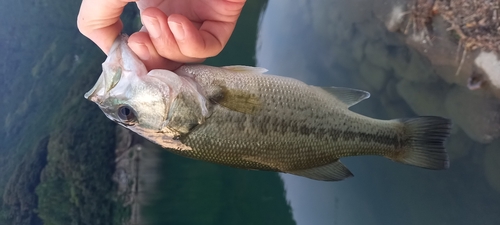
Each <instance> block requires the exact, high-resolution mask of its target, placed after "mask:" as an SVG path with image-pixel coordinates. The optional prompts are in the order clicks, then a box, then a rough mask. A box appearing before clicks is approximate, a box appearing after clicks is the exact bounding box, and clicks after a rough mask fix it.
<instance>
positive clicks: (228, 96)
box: [212, 86, 262, 114]
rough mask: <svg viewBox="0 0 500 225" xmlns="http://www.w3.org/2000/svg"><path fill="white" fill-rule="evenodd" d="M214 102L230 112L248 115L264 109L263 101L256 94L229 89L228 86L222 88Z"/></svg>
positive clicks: (213, 99)
mask: <svg viewBox="0 0 500 225" xmlns="http://www.w3.org/2000/svg"><path fill="white" fill-rule="evenodd" d="M212 101H214V102H216V103H217V104H219V105H221V106H224V107H226V108H228V109H230V110H233V111H237V112H241V113H246V114H254V113H257V112H258V111H259V110H260V109H261V108H262V101H261V99H260V98H259V96H257V95H256V94H253V93H248V92H245V91H243V90H235V89H228V88H227V87H226V86H220V90H219V93H218V95H217V96H214V97H213V98H212Z"/></svg>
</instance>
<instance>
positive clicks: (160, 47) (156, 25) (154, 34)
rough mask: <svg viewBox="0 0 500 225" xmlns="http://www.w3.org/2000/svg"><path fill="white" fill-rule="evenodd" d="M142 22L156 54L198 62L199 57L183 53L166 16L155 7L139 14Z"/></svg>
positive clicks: (187, 61) (186, 61) (181, 60)
mask: <svg viewBox="0 0 500 225" xmlns="http://www.w3.org/2000/svg"><path fill="white" fill-rule="evenodd" d="M141 19H142V23H143V24H144V27H146V29H147V31H148V33H149V37H150V40H151V42H152V43H153V45H154V47H155V49H156V51H157V52H158V54H159V55H160V56H162V57H164V58H167V59H170V60H173V61H177V62H183V63H190V62H199V61H200V59H199V58H195V57H187V56H185V55H183V54H182V53H181V52H180V50H179V46H178V45H177V42H176V40H175V38H174V36H173V35H172V32H171V31H170V28H169V27H168V24H167V20H168V18H167V16H166V15H165V14H164V13H163V12H162V11H160V10H159V9H157V8H147V9H145V10H144V11H143V12H142V14H141Z"/></svg>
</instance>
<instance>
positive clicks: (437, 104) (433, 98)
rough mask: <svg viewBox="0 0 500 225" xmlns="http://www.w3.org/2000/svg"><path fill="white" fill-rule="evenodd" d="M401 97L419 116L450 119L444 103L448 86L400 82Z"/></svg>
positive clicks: (398, 89) (398, 85)
mask: <svg viewBox="0 0 500 225" xmlns="http://www.w3.org/2000/svg"><path fill="white" fill-rule="evenodd" d="M396 88H397V91H398V93H399V95H401V97H402V98H403V99H404V100H405V101H406V103H407V104H408V105H409V106H410V108H411V109H412V110H413V112H415V113H416V114H417V115H434V116H441V117H448V114H447V113H446V109H445V107H444V101H445V97H446V92H447V91H448V86H447V85H444V84H442V83H421V82H411V81H408V80H402V81H400V82H399V83H398V84H397V86H396Z"/></svg>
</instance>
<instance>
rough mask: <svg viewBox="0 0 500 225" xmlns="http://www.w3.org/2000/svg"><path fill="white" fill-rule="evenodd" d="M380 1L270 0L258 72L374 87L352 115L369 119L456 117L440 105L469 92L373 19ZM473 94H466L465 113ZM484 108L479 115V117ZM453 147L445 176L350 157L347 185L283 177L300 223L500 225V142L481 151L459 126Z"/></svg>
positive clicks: (322, 83)
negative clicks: (264, 70) (261, 69)
mask: <svg viewBox="0 0 500 225" xmlns="http://www.w3.org/2000/svg"><path fill="white" fill-rule="evenodd" d="M377 2H378V3H380V4H382V3H383V1H371V2H367V1H318V0H310V1H299V2H297V3H295V4H289V2H287V1H283V0H282V1H280V0H274V1H269V4H268V6H267V10H266V11H265V12H264V14H263V17H262V23H261V26H260V29H259V39H258V46H257V49H258V50H257V55H256V58H257V65H258V66H261V67H265V68H268V69H269V73H272V74H280V75H284V76H289V77H293V78H297V79H300V80H302V81H305V82H306V83H309V84H313V85H320V86H347V87H352V88H359V89H363V90H367V91H369V92H371V93H372V96H371V97H370V98H369V99H367V100H365V101H363V102H361V103H359V104H358V105H357V106H356V107H353V110H354V111H356V112H359V113H361V114H364V115H368V116H371V117H376V118H381V119H389V118H398V117H412V116H416V115H418V114H420V115H439V116H445V117H449V114H450V112H447V111H446V109H445V107H443V105H445V102H444V100H442V99H443V98H444V96H446V95H447V94H449V95H453V94H454V92H453V91H456V90H462V89H463V88H461V87H459V85H454V84H448V83H446V82H445V81H444V80H442V79H441V78H439V74H436V71H435V70H434V69H433V68H432V65H431V63H430V62H428V61H427V60H426V59H425V58H423V57H421V56H420V55H419V54H418V53H417V52H416V51H414V50H412V49H410V48H409V47H408V46H407V45H406V44H405V43H404V41H403V40H402V39H401V38H400V37H399V36H398V35H397V34H394V33H390V32H388V31H386V28H385V26H384V21H381V20H379V19H378V18H377V17H376V16H375V14H376V11H377V8H380V7H386V8H390V7H391V5H377ZM438 47H439V46H438ZM467 91H468V90H466V91H464V92H465V93H466V94H464V95H461V97H459V99H460V100H462V101H463V102H461V103H463V104H461V107H465V108H467V107H469V106H468V105H467V103H468V102H467V97H464V96H469V94H468V92H467ZM450 93H451V94H450ZM452 97H453V96H452ZM448 98H450V97H448ZM440 101H441V102H440ZM476 101H481V100H476ZM494 101H495V102H492V103H491V104H498V99H495V100H494ZM471 107H474V106H471ZM448 110H454V108H451V109H450V107H448ZM481 110H482V109H481V108H472V109H471V111H476V115H475V116H481V115H482V113H481ZM498 112H499V111H496V113H498ZM451 113H454V112H451ZM455 114H456V113H455ZM460 116H464V117H466V118H464V119H463V120H474V119H475V118H468V117H467V116H471V115H460ZM473 116H474V115H473ZM455 123H456V121H455ZM489 125H490V126H497V127H498V125H499V124H489ZM466 128H467V127H466ZM447 148H448V151H449V154H450V157H451V167H450V169H449V170H447V171H429V170H422V169H419V168H413V167H408V166H404V165H400V164H397V163H394V162H391V161H390V160H387V159H384V158H379V157H352V158H346V159H343V162H344V164H345V165H346V166H347V167H348V168H350V170H351V171H352V172H353V173H354V175H355V176H354V178H352V179H348V180H346V181H342V182H338V183H324V182H317V181H312V180H308V179H305V178H300V177H296V176H292V175H281V178H282V179H283V180H284V184H285V189H286V196H287V199H288V201H289V202H290V205H291V207H292V213H293V217H294V219H295V221H296V222H297V224H499V223H500V214H499V213H498V212H500V166H498V162H499V160H500V142H499V141H498V140H496V141H494V142H492V143H489V144H480V143H478V142H476V141H474V140H472V139H471V138H470V137H469V136H467V135H466V134H465V133H464V131H463V129H462V128H460V127H459V126H458V125H457V124H455V125H454V130H453V134H452V135H451V137H450V139H449V140H448V143H447Z"/></svg>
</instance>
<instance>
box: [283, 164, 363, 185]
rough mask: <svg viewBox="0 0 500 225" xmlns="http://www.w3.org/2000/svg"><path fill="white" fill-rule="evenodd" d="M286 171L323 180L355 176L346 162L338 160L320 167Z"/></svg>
mask: <svg viewBox="0 0 500 225" xmlns="http://www.w3.org/2000/svg"><path fill="white" fill-rule="evenodd" d="M285 173H290V174H294V175H297V176H302V177H307V178H310V179H313V180H322V181H340V180H343V179H345V178H348V177H352V176H354V175H353V174H352V173H351V171H349V169H347V167H345V166H344V164H342V163H341V162H340V161H338V160H337V161H335V162H333V163H330V164H327V165H324V166H320V167H314V168H311V169H305V170H296V171H286V172H285Z"/></svg>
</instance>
